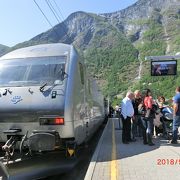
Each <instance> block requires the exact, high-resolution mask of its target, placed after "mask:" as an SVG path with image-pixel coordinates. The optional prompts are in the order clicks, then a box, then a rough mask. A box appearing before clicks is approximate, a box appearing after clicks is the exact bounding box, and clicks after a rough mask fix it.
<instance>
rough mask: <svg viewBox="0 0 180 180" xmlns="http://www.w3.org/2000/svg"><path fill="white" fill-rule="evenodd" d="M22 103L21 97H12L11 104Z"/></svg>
mask: <svg viewBox="0 0 180 180" xmlns="http://www.w3.org/2000/svg"><path fill="white" fill-rule="evenodd" d="M20 101H22V98H21V96H14V97H13V98H12V99H11V102H12V103H13V104H17V103H18V102H20Z"/></svg>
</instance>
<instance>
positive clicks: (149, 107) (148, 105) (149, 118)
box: [144, 89, 155, 146]
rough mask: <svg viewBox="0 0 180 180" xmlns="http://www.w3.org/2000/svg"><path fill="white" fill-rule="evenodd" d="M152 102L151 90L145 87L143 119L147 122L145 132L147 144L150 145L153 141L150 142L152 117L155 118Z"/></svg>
mask: <svg viewBox="0 0 180 180" xmlns="http://www.w3.org/2000/svg"><path fill="white" fill-rule="evenodd" d="M153 104H154V102H153V99H152V96H151V90H150V89H147V90H146V95H145V98H144V105H145V108H146V114H145V121H146V122H147V126H146V134H147V140H148V144H149V145H150V146H153V145H154V143H153V142H152V132H153V119H154V118H155V112H153Z"/></svg>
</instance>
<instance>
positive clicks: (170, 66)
mask: <svg viewBox="0 0 180 180" xmlns="http://www.w3.org/2000/svg"><path fill="white" fill-rule="evenodd" d="M176 73H177V61H176V60H165V61H151V76H168V75H176Z"/></svg>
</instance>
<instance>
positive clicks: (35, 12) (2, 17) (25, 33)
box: [0, 0, 137, 47]
mask: <svg viewBox="0 0 180 180" xmlns="http://www.w3.org/2000/svg"><path fill="white" fill-rule="evenodd" d="M136 1H137V0H1V1H0V24H1V26H0V44H3V45H6V46H10V47H11V46H14V45H15V44H17V43H21V42H23V41H28V40H29V39H31V38H33V37H34V36H36V35H38V34H40V33H42V32H45V31H47V30H48V29H50V28H52V27H51V25H52V26H55V25H56V24H58V21H57V19H56V18H55V17H54V15H53V13H52V11H51V10H50V8H49V6H48V3H47V2H50V3H51V4H52V5H53V7H54V9H55V10H56V12H57V13H58V15H59V17H60V21H62V20H65V19H66V18H67V17H68V16H69V15H70V14H71V13H73V12H76V11H85V12H91V13H96V14H100V13H110V12H115V11H118V10H121V9H124V8H126V7H128V6H130V5H132V4H134V3H135V2H136ZM35 2H36V3H37V4H38V5H39V7H40V8H41V10H42V11H43V13H44V14H45V16H46V17H47V19H48V21H49V22H50V24H51V25H50V24H49V23H48V22H47V20H46V19H45V17H44V16H43V15H42V13H41V11H40V10H39V8H38V6H37V5H36V3H35ZM56 5H57V6H56Z"/></svg>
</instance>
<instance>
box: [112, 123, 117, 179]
mask: <svg viewBox="0 0 180 180" xmlns="http://www.w3.org/2000/svg"><path fill="white" fill-rule="evenodd" d="M117 176H118V171H117V160H116V139H115V132H114V121H112V153H111V180H117Z"/></svg>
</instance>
